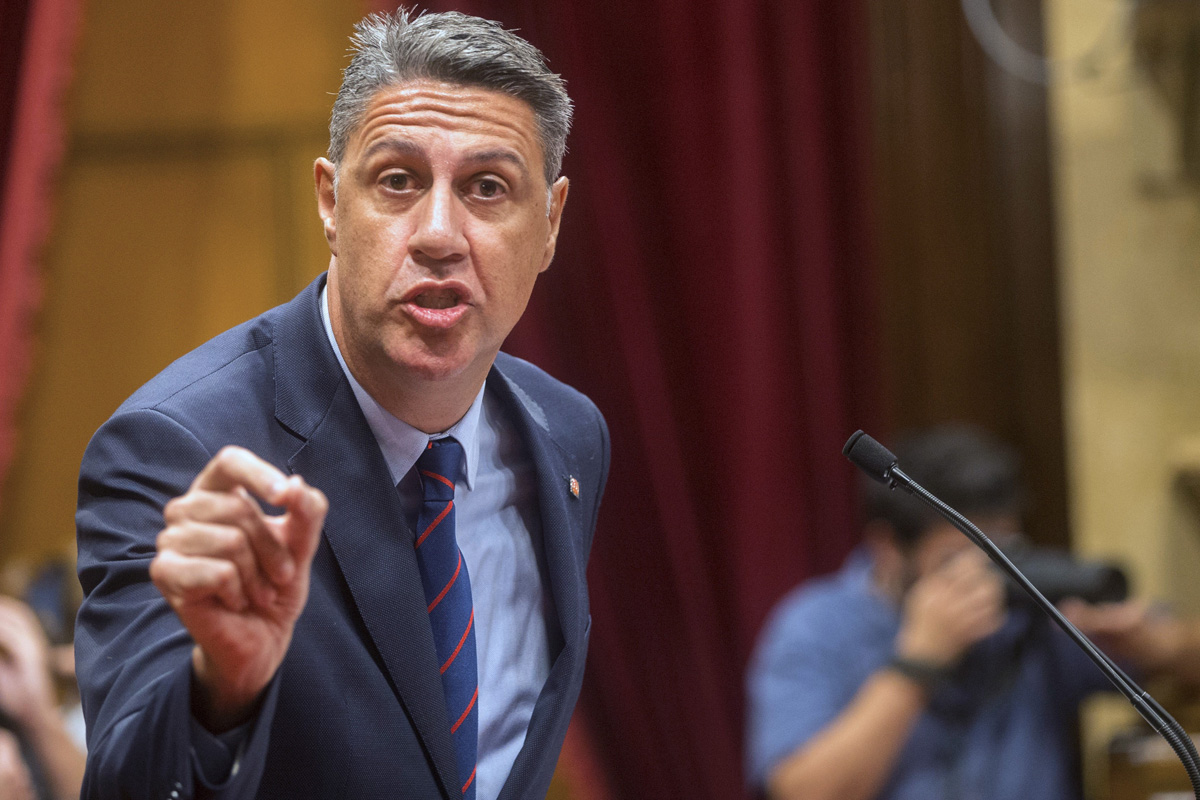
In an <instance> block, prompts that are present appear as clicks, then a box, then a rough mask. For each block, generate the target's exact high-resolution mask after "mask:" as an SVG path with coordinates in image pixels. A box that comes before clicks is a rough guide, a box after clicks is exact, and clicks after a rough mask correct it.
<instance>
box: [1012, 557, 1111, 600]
mask: <svg viewBox="0 0 1200 800" xmlns="http://www.w3.org/2000/svg"><path fill="white" fill-rule="evenodd" d="M1002 549H1003V551H1004V554H1005V555H1006V556H1008V558H1009V560H1010V561H1012V563H1013V564H1014V565H1015V566H1016V568H1017V569H1019V570H1020V571H1021V572H1022V573H1023V574H1024V575H1025V577H1026V578H1028V579H1029V582H1030V583H1032V584H1033V585H1034V586H1036V587H1037V589H1038V591H1040V592H1041V593H1042V594H1044V595H1045V596H1046V599H1047V600H1049V601H1050V602H1051V603H1058V602H1060V601H1062V600H1065V599H1067V598H1068V597H1075V598H1078V599H1080V600H1083V601H1084V602H1086V603H1118V602H1121V601H1122V600H1125V599H1126V598H1128V597H1129V581H1128V579H1127V578H1126V577H1125V572H1124V571H1123V570H1122V569H1121V568H1120V567H1119V566H1117V565H1116V564H1113V563H1110V562H1101V561H1080V560H1077V559H1076V558H1074V557H1073V556H1071V555H1070V554H1069V553H1067V552H1065V551H1062V550H1054V549H1050V548H1042V547H1035V546H1033V545H1031V544H1029V543H1028V542H1025V541H1021V542H1018V543H1015V544H1013V545H1010V546H1006V547H1004V548H1002ZM1005 582H1006V584H1007V587H1006V588H1007V591H1008V602H1009V604H1010V605H1012V604H1013V603H1029V602H1032V599H1031V598H1030V597H1029V595H1028V594H1026V592H1025V590H1024V589H1022V588H1021V587H1020V586H1019V585H1017V582H1016V581H1014V580H1013V579H1012V578H1007V577H1006V579H1005Z"/></svg>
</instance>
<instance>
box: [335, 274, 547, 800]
mask: <svg viewBox="0 0 1200 800" xmlns="http://www.w3.org/2000/svg"><path fill="white" fill-rule="evenodd" d="M327 292H328V289H322V291H321V319H322V321H323V322H324V323H325V332H326V334H327V335H328V336H329V343H330V344H331V345H332V346H333V352H334V353H335V354H336V355H337V359H338V363H339V364H341V366H342V371H343V372H344V373H345V375H346V378H347V380H349V381H350V386H351V388H352V389H353V390H354V396H355V398H357V400H358V404H359V406H360V407H361V408H362V411H363V415H364V416H365V417H366V418H367V424H368V425H370V427H371V431H372V432H373V433H374V434H375V439H376V441H378V442H379V448H380V450H381V451H382V452H383V457H384V460H386V461H387V465H388V469H389V470H390V471H391V473H392V482H393V483H395V484H397V485H398V487H399V490H400V496H401V499H402V500H403V503H404V507H405V509H406V510H407V512H408V519H407V520H406V521H407V523H408V528H409V530H410V531H412V530H415V529H416V521H417V513H418V510H419V508H420V502H421V488H420V482H419V480H418V478H417V475H416V473H415V471H414V470H413V466H414V465H415V464H416V463H417V458H418V457H419V456H420V455H421V452H422V451H423V450H424V449H425V445H426V444H427V443H428V442H429V440H430V439H431V438H437V436H442V435H448V436H453V437H454V438H455V439H457V440H458V442H459V444H461V445H462V447H463V452H464V454H465V456H466V463H465V469H464V473H465V474H464V475H463V476H462V477H461V478H460V479H459V480H458V481H457V482H456V485H455V487H454V508H455V518H456V521H455V536H456V538H457V539H458V547H459V549H460V550H462V554H463V561H464V562H465V563H466V565H467V572H468V574H469V575H470V576H471V597H472V602H473V604H474V610H475V648H476V654H477V659H478V662H479V701H478V702H479V750H478V766H477V768H476V772H475V780H476V789H475V792H476V797H477V798H478V800H492V799H493V798H495V797H496V796H498V795H499V794H500V790H501V788H503V786H504V781H505V780H506V779H507V778H508V773H509V772H510V771H511V770H512V765H513V762H514V761H515V760H516V758H517V754H518V753H519V752H520V750H521V746H522V745H523V744H524V743H525V734H526V732H527V730H528V729H529V719H530V717H532V715H533V706H534V704H535V703H536V702H537V698H538V695H539V694H540V693H541V691H542V686H543V685H544V684H545V683H546V678H547V676H549V674H550V666H551V659H550V652H551V639H552V638H553V640H554V641H555V642H556V643H557V642H558V640H559V639H560V638H561V636H560V634H558V630H557V626H556V624H555V622H554V620H555V617H554V610H553V601H552V599H551V597H550V593H549V591H548V590H549V583H548V581H547V580H546V577H545V576H546V569H545V565H544V564H543V563H541V557H542V553H543V552H544V551H543V548H542V542H541V535H542V526H541V519H540V516H539V513H538V498H537V474H536V469H535V467H534V464H533V460H532V459H531V458H530V457H529V454H528V452H527V450H526V449H525V446H524V443H523V441H522V439H521V437H520V435H519V433H518V432H517V430H516V429H515V428H514V427H513V425H512V423H511V422H510V421H509V420H508V419H507V417H506V416H505V414H504V413H503V410H502V409H501V408H500V407H499V404H498V402H497V401H496V400H495V398H494V397H492V396H490V395H488V393H487V392H486V386H485V387H480V390H479V394H478V395H476V397H475V401H474V402H473V403H472V404H471V407H470V409H469V410H468V411H467V413H466V414H465V415H464V416H463V418H462V419H461V420H459V421H458V422H457V423H455V424H454V425H453V426H452V427H451V428H449V429H448V430H446V431H444V432H443V433H439V434H437V435H436V436H434V437H431V436H430V435H429V434H426V433H422V432H421V431H419V430H417V429H416V428H414V427H412V426H411V425H408V424H407V423H405V422H403V421H401V420H399V419H397V418H396V417H394V416H392V415H391V414H390V413H389V412H388V411H387V410H386V409H384V408H383V406H381V405H380V404H379V403H378V402H376V401H375V398H373V397H371V395H370V394H368V393H367V391H366V389H364V388H363V387H362V386H361V385H360V384H359V382H358V381H357V380H355V378H354V376H353V375H352V374H351V373H350V370H349V369H348V368H347V367H346V361H345V359H343V358H342V353H341V349H340V348H339V347H338V344H337V340H336V339H335V338H334V335H333V328H332V326H331V325H330V323H329V300H328V297H327Z"/></svg>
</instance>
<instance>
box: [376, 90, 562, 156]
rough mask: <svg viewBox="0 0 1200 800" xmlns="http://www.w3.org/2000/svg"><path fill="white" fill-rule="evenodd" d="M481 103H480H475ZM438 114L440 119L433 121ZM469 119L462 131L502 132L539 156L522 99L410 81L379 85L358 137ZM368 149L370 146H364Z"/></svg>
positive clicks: (535, 132) (450, 124) (536, 131)
mask: <svg viewBox="0 0 1200 800" xmlns="http://www.w3.org/2000/svg"><path fill="white" fill-rule="evenodd" d="M480 101H483V102H480ZM439 117H440V118H442V120H444V121H439ZM458 120H472V121H473V124H469V125H468V126H467V132H476V133H484V134H487V133H488V130H487V129H488V128H499V129H503V130H505V131H508V132H509V133H510V134H511V135H513V136H515V137H516V138H517V139H518V140H519V141H521V142H522V143H524V144H525V145H526V146H528V147H530V148H532V151H533V152H534V153H536V154H539V155H541V154H542V153H541V145H542V142H541V138H540V135H539V129H538V125H537V120H536V118H535V117H534V114H533V109H532V108H531V107H530V106H529V104H528V103H526V102H525V101H523V100H520V99H518V98H515V97H512V96H511V95H507V94H505V93H503V92H498V91H495V90H491V89H481V88H478V87H473V86H460V85H458V84H445V83H441V82H438V81H415V82H411V83H405V84H401V85H399V86H392V87H385V88H383V89H380V90H379V91H378V92H377V93H376V95H375V98H374V99H373V100H372V102H371V103H370V105H369V106H368V108H367V110H366V112H365V113H364V115H363V119H362V121H361V122H360V123H359V126H358V128H359V135H360V136H361V137H364V138H370V136H371V131H372V130H373V129H378V128H380V127H387V126H391V125H395V126H399V127H416V128H421V127H442V128H445V127H451V128H453V127H456V122H457V121H458ZM370 150H371V151H372V152H374V151H375V146H374V145H372V146H371V147H370Z"/></svg>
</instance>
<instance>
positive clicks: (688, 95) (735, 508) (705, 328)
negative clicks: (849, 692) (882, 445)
mask: <svg viewBox="0 0 1200 800" xmlns="http://www.w3.org/2000/svg"><path fill="white" fill-rule="evenodd" d="M431 5H432V6H433V7H434V8H435V10H448V9H451V8H453V9H457V10H461V11H465V12H468V13H473V14H478V15H480V16H485V17H488V18H491V19H497V20H500V21H502V22H503V23H504V24H505V25H506V26H507V27H516V28H519V29H520V30H521V32H522V34H523V35H524V36H526V37H527V38H529V39H530V40H531V41H533V42H534V43H535V44H537V45H538V46H539V47H541V48H542V49H543V50H544V51H545V52H546V54H547V56H548V57H549V59H550V63H551V66H552V67H553V68H554V69H555V70H556V71H559V72H561V73H562V74H563V75H564V76H565V77H566V79H567V83H568V89H569V90H570V92H571V95H572V97H573V98H574V99H575V102H576V106H577V117H576V123H575V127H574V131H573V133H572V134H571V140H570V148H571V151H570V153H569V155H568V157H567V162H566V165H565V168H564V170H565V173H566V174H567V175H568V176H570V178H571V191H570V198H569V201H568V204H567V209H566V214H565V219H564V222H563V230H562V233H561V235H560V237H559V252H558V256H557V258H556V261H555V264H554V266H553V267H552V268H551V270H550V272H548V273H547V274H546V275H545V276H544V277H543V278H542V281H541V285H540V286H539V288H538V290H537V291H536V292H535V299H534V301H533V302H532V303H531V306H530V309H529V310H528V312H527V314H526V317H525V319H524V320H523V321H522V323H521V324H520V326H518V329H517V331H515V332H514V334H513V336H512V337H511V339H510V341H509V344H508V347H507V349H509V350H510V351H512V352H514V353H517V354H520V355H523V356H525V357H527V358H530V359H531V360H533V361H534V362H536V363H538V364H539V365H541V366H543V367H544V368H546V369H547V370H549V371H550V372H551V373H552V374H554V375H556V376H558V377H560V378H562V379H564V380H566V381H567V382H569V383H571V384H573V385H575V386H577V387H578V388H580V389H581V390H583V391H584V392H586V393H587V394H588V395H590V396H591V397H592V398H593V399H595V400H596V402H597V403H598V404H599V405H600V407H601V409H602V410H603V411H604V413H605V415H606V416H607V418H608V422H609V426H610V428H611V431H612V439H613V461H612V472H611V477H610V480H609V486H608V492H607V494H606V496H605V501H604V506H603V508H602V511H601V515H600V516H601V519H600V530H599V531H598V532H597V537H596V544H595V549H594V550H593V554H592V562H591V568H590V571H589V578H590V585H591V596H592V618H593V625H592V635H591V636H592V638H591V661H590V663H589V668H588V676H587V682H586V685H585V688H584V696H583V700H582V703H581V706H580V713H581V715H582V719H577V722H581V723H582V724H583V729H584V730H586V733H587V739H588V740H589V741H591V742H593V743H594V744H595V753H596V756H597V758H598V761H599V763H600V764H602V765H603V767H604V772H605V776H606V778H607V781H608V783H609V784H610V786H611V793H612V794H613V795H614V796H615V797H619V798H623V799H626V800H640V799H641V798H682V797H686V798H690V799H693V800H706V799H708V798H711V800H730V798H738V797H742V796H744V795H745V794H746V790H745V788H744V786H743V780H744V779H743V770H742V741H743V735H742V727H743V690H742V675H743V671H744V669H745V666H746V663H747V661H748V659H749V655H750V652H751V649H752V647H753V644H754V640H755V636H756V634H757V632H758V630H759V627H760V625H761V624H762V622H763V619H764V617H765V616H766V614H767V612H768V611H769V610H770V608H771V606H772V605H773V604H774V603H775V601H776V600H777V599H778V598H779V597H780V596H781V595H782V594H783V593H784V592H785V591H787V590H788V589H789V588H791V587H792V586H793V585H795V584H796V583H797V582H799V581H800V580H802V579H804V578H805V577H808V576H811V575H813V574H816V573H820V572H825V571H828V570H830V569H833V568H835V567H836V566H837V565H838V564H839V562H840V561H841V559H842V558H843V556H844V555H845V554H846V552H847V551H848V550H849V548H850V547H851V546H852V545H853V544H854V542H855V540H856V536H857V530H856V526H855V524H854V521H855V512H854V498H853V494H854V475H853V470H852V468H851V467H850V465H849V464H848V463H846V462H845V460H844V459H843V458H842V457H841V454H840V450H841V446H842V444H843V443H844V442H845V439H846V437H847V436H848V435H849V434H850V433H852V432H853V431H854V430H855V429H856V428H858V427H871V423H872V422H873V421H874V420H875V419H877V416H878V415H877V409H878V407H879V405H880V404H879V403H878V401H877V397H876V395H875V393H874V390H873V389H872V388H871V387H872V386H873V385H874V380H873V379H874V377H875V376H876V374H877V370H876V369H875V358H876V350H877V347H876V343H875V336H876V328H875V325H874V316H875V315H874V307H875V303H874V300H873V297H872V292H873V281H872V275H871V270H870V266H869V263H870V260H871V259H870V256H871V253H870V248H869V246H868V243H867V240H868V229H869V218H868V213H867V206H868V202H867V197H868V193H869V187H868V185H867V169H868V164H867V154H868V151H869V141H868V129H867V112H868V108H869V99H870V98H869V96H868V91H869V76H868V74H867V73H868V64H867V53H866V51H865V43H866V41H867V34H868V30H867V16H866V9H865V3H863V2H861V1H860V0H808V1H807V2H795V1H794V0H743V1H741V2H737V1H735V0H719V1H718V0H604V1H603V2H600V1H599V0H509V2H505V1H504V0H473V1H472V0H460V1H459V2H434V3H432V4H431ZM577 730H579V729H577ZM570 754H571V751H570V749H568V753H567V755H568V756H570Z"/></svg>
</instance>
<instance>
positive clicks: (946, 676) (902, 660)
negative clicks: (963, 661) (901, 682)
mask: <svg viewBox="0 0 1200 800" xmlns="http://www.w3.org/2000/svg"><path fill="white" fill-rule="evenodd" d="M884 669H886V670H888V671H889V672H892V673H895V674H897V675H900V676H901V677H903V678H905V679H907V680H908V681H910V682H911V683H914V684H916V685H917V686H918V687H919V688H921V689H924V690H925V691H926V692H928V693H932V692H934V691H935V690H937V689H938V688H939V687H940V686H942V685H944V684H945V683H947V682H948V681H949V680H950V676H951V673H952V671H953V670H952V668H951V667H949V666H947V665H946V664H943V663H939V662H936V661H928V660H925V659H920V658H907V657H905V656H901V655H895V656H892V658H891V659H890V660H889V661H888V662H887V664H885V665H884Z"/></svg>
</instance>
